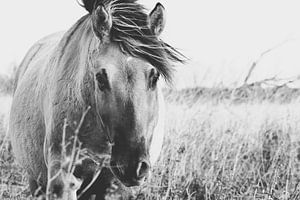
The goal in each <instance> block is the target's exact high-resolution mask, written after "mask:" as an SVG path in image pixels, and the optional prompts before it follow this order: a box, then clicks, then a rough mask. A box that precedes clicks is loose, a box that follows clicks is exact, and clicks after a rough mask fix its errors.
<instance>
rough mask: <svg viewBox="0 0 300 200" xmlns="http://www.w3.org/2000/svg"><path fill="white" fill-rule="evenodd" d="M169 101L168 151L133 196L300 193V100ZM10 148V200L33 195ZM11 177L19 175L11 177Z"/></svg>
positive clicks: (5, 163)
mask: <svg viewBox="0 0 300 200" xmlns="http://www.w3.org/2000/svg"><path fill="white" fill-rule="evenodd" d="M188 98H189V97H187V100H188ZM191 102H192V103H191ZM211 102H213V103H211ZM167 105H168V106H167V123H166V124H167V127H166V137H165V142H164V147H163V150H162V153H161V157H160V159H159V161H158V163H157V165H156V166H154V169H153V172H152V177H151V178H150V179H149V180H148V183H147V184H146V185H145V186H142V187H139V188H134V190H133V193H134V196H135V198H133V199H153V200H154V199H161V200H169V199H174V200H176V199H195V200H202V199H299V198H300V190H299V186H298V183H299V180H300V134H299V133H300V123H299V122H300V103H297V102H296V101H290V102H288V103H285V104H281V103H278V102H276V101H275V102H274V101H273V102H270V101H259V102H257V101H248V102H246V101H244V102H241V103H238V104H237V103H236V102H233V101H231V102H230V101H221V102H220V101H218V102H216V101H196V100H193V101H192V100H189V101H184V100H180V101H172V96H169V97H168V104H167ZM298 108H299V111H298ZM0 126H1V124H0ZM0 129H1V128H0ZM2 152H8V153H7V155H8V157H3V156H2V157H1V160H2V161H1V166H0V167H1V168H0V173H1V182H0V183H1V186H2V187H1V188H0V190H1V193H0V195H2V196H1V197H2V199H12V198H13V197H20V199H22V198H23V199H29V197H26V195H28V189H27V183H26V178H24V176H23V174H24V173H21V172H22V171H21V170H20V168H17V167H16V165H15V163H14V161H13V158H12V157H11V153H10V149H9V146H7V147H6V146H5V148H4V149H3V150H2ZM2 154H3V153H2ZM9 166H13V168H11V170H7V168H8V167H9ZM10 177H16V178H15V180H16V181H15V182H13V183H7V180H11V179H10ZM8 185H10V186H8ZM16 188H17V189H16ZM16 190H17V191H16ZM8 193H9V194H10V196H9V198H7V194H8ZM21 197H22V198H21Z"/></svg>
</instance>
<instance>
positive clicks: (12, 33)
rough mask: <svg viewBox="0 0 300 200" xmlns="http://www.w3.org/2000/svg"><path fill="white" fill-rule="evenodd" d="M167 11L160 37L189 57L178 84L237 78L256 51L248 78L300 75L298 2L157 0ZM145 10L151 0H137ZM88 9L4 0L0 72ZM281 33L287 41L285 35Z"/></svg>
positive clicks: (57, 0) (71, 0)
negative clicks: (264, 53)
mask: <svg viewBox="0 0 300 200" xmlns="http://www.w3.org/2000/svg"><path fill="white" fill-rule="evenodd" d="M160 2H161V3H162V4H163V5H164V7H165V9H166V13H167V14H166V16H167V23H166V27H165V31H164V32H163V34H162V38H163V39H164V40H165V41H167V42H168V43H170V44H171V45H172V46H175V47H177V48H178V49H180V50H181V51H182V52H183V53H184V54H185V55H186V56H187V57H188V58H189V61H188V63H187V64H186V65H184V66H180V67H178V68H177V69H178V73H177V75H176V79H175V82H176V84H177V85H178V86H179V87H184V86H193V85H195V84H197V85H203V86H211V85H216V84H224V85H235V84H240V82H241V81H242V80H243V79H244V78H245V76H246V74H247V71H248V69H249V67H250V66H251V64H252V62H253V61H255V60H256V59H257V58H258V57H259V55H260V54H261V53H262V52H264V51H266V50H267V49H269V48H272V47H274V46H276V45H278V44H280V43H283V44H282V45H280V46H279V47H278V48H276V49H274V50H273V51H271V52H270V53H268V54H266V55H265V56H264V57H263V58H262V59H261V61H260V62H259V64H258V65H257V67H256V69H255V70H254V71H253V76H251V78H250V81H259V80H262V79H265V78H268V77H273V76H278V77H279V78H290V77H295V76H298V75H300V56H299V54H300V12H299V6H298V5H299V2H297V1H296V0H295V1H289V0H243V1H241V0H226V1H224V0H218V1H217V0H205V1H204V0H187V1H178V0H172V1H170V0H161V1H160ZM140 3H142V4H144V5H145V6H146V8H147V9H149V11H150V10H151V9H152V8H153V7H154V6H155V4H156V1H153V0H140ZM84 14H86V11H85V10H84V9H83V8H82V7H80V6H79V5H78V3H77V2H76V0H63V1H62V0H51V1H50V0H48V1H45V0H27V1H3V2H1V7H0V24H1V25H2V28H1V31H0V55H1V56H0V73H9V72H10V71H11V66H12V65H13V64H18V63H20V61H21V60H22V58H23V57H24V55H25V53H26V51H27V50H28V49H29V48H30V46H31V45H32V44H33V43H34V42H35V41H37V40H39V39H40V38H42V37H44V36H46V35H48V34H51V33H53V32H58V31H61V30H67V29H68V28H70V27H71V26H72V25H73V24H74V23H75V22H76V20H78V19H79V18H80V17H81V16H83V15H84ZM284 41H285V42H284Z"/></svg>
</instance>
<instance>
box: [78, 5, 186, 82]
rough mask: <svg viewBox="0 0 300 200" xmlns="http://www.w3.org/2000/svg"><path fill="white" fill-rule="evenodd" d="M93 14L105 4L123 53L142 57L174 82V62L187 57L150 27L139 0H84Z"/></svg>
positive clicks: (113, 37)
mask: <svg viewBox="0 0 300 200" xmlns="http://www.w3.org/2000/svg"><path fill="white" fill-rule="evenodd" d="M82 2H83V6H84V7H85V8H86V10H87V11H89V12H90V13H91V12H92V11H93V8H94V7H95V6H97V5H99V4H104V5H106V7H107V8H108V10H109V12H110V13H111V15H112V22H113V24H112V29H111V32H110V37H111V38H110V39H111V41H113V42H116V43H117V44H118V45H119V47H120V49H121V50H122V51H123V52H126V53H128V54H130V55H132V56H135V57H140V58H143V59H145V60H146V61H148V62H149V63H150V64H152V65H153V66H154V67H155V68H157V70H158V71H159V72H160V73H161V74H162V75H163V77H164V78H165V79H166V80H167V81H170V80H171V78H172V67H171V66H172V65H171V63H172V62H174V61H175V62H184V60H185V57H184V56H183V55H182V54H181V53H180V52H178V51H177V50H176V49H175V48H173V47H172V46H170V45H168V44H167V43H165V42H164V41H162V40H161V39H159V38H158V37H157V36H156V35H155V34H154V33H153V32H152V31H151V29H150V28H149V25H148V23H149V22H148V14H147V13H146V10H145V8H144V7H143V6H142V5H140V4H138V3H137V0H82Z"/></svg>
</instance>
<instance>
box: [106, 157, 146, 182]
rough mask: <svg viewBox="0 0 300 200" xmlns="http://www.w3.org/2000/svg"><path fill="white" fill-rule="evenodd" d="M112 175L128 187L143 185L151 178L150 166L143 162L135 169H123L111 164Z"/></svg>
mask: <svg viewBox="0 0 300 200" xmlns="http://www.w3.org/2000/svg"><path fill="white" fill-rule="evenodd" d="M111 170H112V173H113V174H114V175H115V176H116V177H117V178H118V179H119V180H120V181H121V182H122V183H123V184H124V185H125V186H127V187H131V186H139V185H142V184H143V183H144V182H145V180H146V178H147V177H148V176H149V172H150V164H149V162H148V161H147V160H141V161H140V162H138V163H137V164H136V165H135V167H127V168H123V167H122V166H120V165H118V164H117V163H116V162H114V161H112V162H111Z"/></svg>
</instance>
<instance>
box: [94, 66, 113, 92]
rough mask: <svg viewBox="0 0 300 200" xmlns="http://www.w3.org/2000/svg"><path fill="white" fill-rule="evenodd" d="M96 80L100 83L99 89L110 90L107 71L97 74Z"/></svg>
mask: <svg viewBox="0 0 300 200" xmlns="http://www.w3.org/2000/svg"><path fill="white" fill-rule="evenodd" d="M96 79H97V82H98V87H99V89H100V90H101V91H104V90H108V89H110V87H109V82H108V78H107V73H106V70H105V69H102V70H101V72H98V73H97V74H96Z"/></svg>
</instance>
